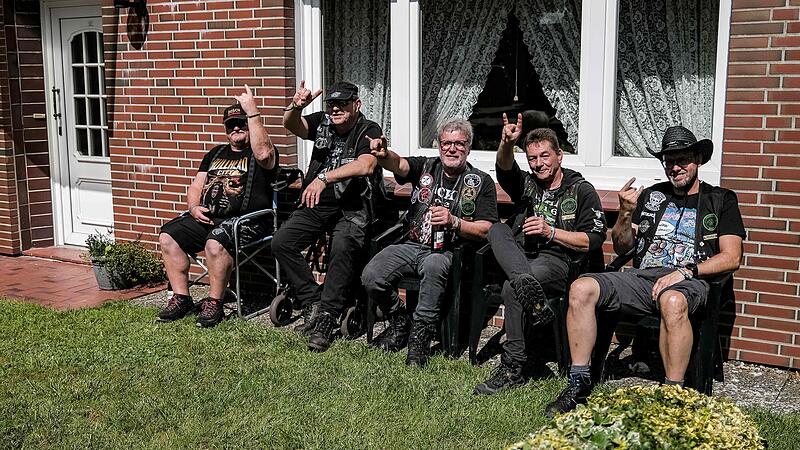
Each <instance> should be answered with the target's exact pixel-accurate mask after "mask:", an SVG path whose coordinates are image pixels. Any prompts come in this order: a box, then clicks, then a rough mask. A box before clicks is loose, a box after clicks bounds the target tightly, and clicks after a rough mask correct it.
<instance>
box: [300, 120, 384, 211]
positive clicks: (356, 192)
mask: <svg viewBox="0 0 800 450" xmlns="http://www.w3.org/2000/svg"><path fill="white" fill-rule="evenodd" d="M303 118H304V119H305V120H306V123H307V124H308V137H307V138H306V140H309V141H315V142H314V150H313V151H312V152H311V160H312V161H318V162H319V163H320V164H321V169H320V170H319V172H317V173H315V174H309V175H312V176H316V175H317V174H319V173H322V172H327V171H329V170H333V169H335V168H337V167H339V166H342V165H345V164H348V163H351V162H353V161H355V160H356V159H358V157H359V156H361V155H369V154H370V150H369V140H368V139H367V138H366V137H365V136H369V137H371V138H377V137H380V136H381V134H383V132H382V131H381V128H380V127H379V126H378V124H376V123H375V122H371V121H366V123H367V124H368V125H367V127H366V129H365V130H364V132H363V134H362V135H361V136H358V137H357V140H356V141H355V147H356V152H355V155H354V156H353V158H351V159H343V157H342V155H343V153H344V151H345V149H346V147H347V140H348V138H350V134H351V133H354V132H356V131H357V130H359V129H360V128H361V125H360V123H357V124H356V126H354V127H353V128H352V129H351V130H350V131H348V132H347V134H345V135H339V134H338V133H337V132H336V127H334V126H333V124H331V125H330V128H329V129H330V130H331V134H330V136H318V135H317V129H318V128H319V125H320V124H322V123H323V121H328V123H330V117H328V116H327V114H325V113H324V112H322V111H319V112H315V113H313V114H309V115H307V116H303ZM375 170H380V167H376V169H375ZM319 204H320V205H326V206H337V205H338V206H341V207H342V208H343V209H350V208H351V207H352V208H355V209H358V208H360V206H361V190H360V189H359V187H358V183H350V185H348V187H347V189H346V190H345V191H344V194H343V195H342V197H341V198H340V200H339V202H337V201H336V196H335V194H334V192H333V183H329V184H328V187H326V188H325V190H323V191H322V194H321V195H320V200H319Z"/></svg>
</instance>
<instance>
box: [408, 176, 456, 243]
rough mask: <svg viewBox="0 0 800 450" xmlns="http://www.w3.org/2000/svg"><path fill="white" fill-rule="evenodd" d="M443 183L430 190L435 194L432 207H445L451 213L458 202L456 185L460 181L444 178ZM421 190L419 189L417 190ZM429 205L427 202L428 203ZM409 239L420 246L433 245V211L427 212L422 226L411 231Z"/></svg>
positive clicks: (423, 189)
mask: <svg viewBox="0 0 800 450" xmlns="http://www.w3.org/2000/svg"><path fill="white" fill-rule="evenodd" d="M442 178H443V179H442V180H441V183H437V184H436V185H434V186H433V188H432V189H431V190H430V191H431V192H432V193H433V194H432V195H433V198H432V199H430V203H428V204H430V205H432V206H437V205H438V206H444V207H445V208H448V209H449V210H450V211H452V210H453V203H454V202H455V200H456V194H457V192H456V189H455V188H456V183H457V182H458V180H456V179H449V178H447V177H442ZM417 189H419V188H417ZM426 190H427V189H425V188H422V189H420V190H419V191H418V193H417V196H419V195H420V194H421V193H422V192H424V191H426ZM426 203H427V202H426ZM408 238H409V239H410V240H412V241H414V242H419V243H420V244H430V243H431V210H430V208H428V210H427V211H426V212H425V216H424V217H423V219H422V224H421V225H420V226H418V227H414V228H412V229H410V230H409V232H408Z"/></svg>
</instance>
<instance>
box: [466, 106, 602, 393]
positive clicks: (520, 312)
mask: <svg viewBox="0 0 800 450" xmlns="http://www.w3.org/2000/svg"><path fill="white" fill-rule="evenodd" d="M523 119H524V115H523V114H522V113H520V114H518V116H517V123H516V124H514V123H509V121H508V118H507V117H506V115H505V114H503V125H504V126H503V130H502V135H501V137H500V146H499V148H498V150H497V158H496V169H497V181H498V182H499V183H500V186H501V187H502V188H503V190H504V191H506V192H507V193H508V195H509V197H511V200H512V201H513V202H514V204H515V205H517V206H518V210H517V215H516V216H515V218H514V219H509V220H507V221H506V222H505V223H497V224H494V225H492V228H490V229H489V235H488V240H489V243H490V244H491V247H492V252H493V253H494V256H495V259H496V260H497V262H498V265H499V266H500V268H501V270H502V271H503V273H505V275H506V277H507V278H508V280H507V281H506V282H505V283H504V284H503V288H502V291H501V293H500V295H501V297H502V299H503V304H504V305H505V322H504V323H505V328H506V333H507V334H506V337H507V338H506V342H505V345H504V346H503V355H502V358H501V359H500V365H499V366H498V367H497V369H495V371H494V373H493V374H492V375H491V376H490V377H489V378H488V379H487V380H486V381H484V382H483V383H480V384H479V385H477V386H476V387H475V391H474V393H475V394H478V395H492V394H496V393H497V392H499V391H501V390H504V389H510V388H516V387H519V386H522V385H524V384H525V383H526V382H527V381H528V378H529V371H528V370H525V369H526V368H530V367H531V366H530V363H531V362H532V360H530V357H529V354H530V353H532V351H531V350H534V351H535V350H537V349H531V348H530V347H529V346H527V345H526V344H527V342H526V339H525V338H526V335H527V336H530V335H532V331H533V330H534V327H536V326H539V325H543V324H545V323H548V322H550V321H552V320H553V318H554V317H555V313H554V309H555V308H554V306H551V305H550V304H549V303H548V300H549V299H553V298H559V297H562V296H563V295H564V292H566V289H567V286H568V283H569V282H570V281H571V280H572V279H574V277H575V276H576V275H577V272H578V271H579V269H580V268H581V266H582V263H583V262H584V260H585V258H586V255H587V253H588V252H589V251H590V250H595V249H599V248H600V247H601V246H602V245H603V241H604V240H605V238H606V224H605V217H604V215H603V208H602V206H601V204H600V197H599V196H598V195H597V191H596V190H595V189H594V187H593V186H592V185H591V184H590V183H589V182H587V181H586V180H585V179H584V178H583V176H581V174H580V173H578V172H576V171H574V170H571V169H568V168H566V167H562V165H561V161H562V159H563V157H564V151H563V150H562V148H561V145H560V143H559V140H558V135H557V134H556V132H555V131H553V130H552V129H550V128H534V129H533V130H530V131H529V132H528V134H527V135H524V136H523V135H522V130H523V127H524V124H523ZM520 137H523V145H522V147H523V148H524V149H525V156H526V158H527V160H528V168H529V169H530V172H528V171H525V170H522V169H521V168H520V167H519V165H518V164H517V162H516V161H515V159H514V152H513V146H514V143H515V142H516V141H517V139H519V138H520Z"/></svg>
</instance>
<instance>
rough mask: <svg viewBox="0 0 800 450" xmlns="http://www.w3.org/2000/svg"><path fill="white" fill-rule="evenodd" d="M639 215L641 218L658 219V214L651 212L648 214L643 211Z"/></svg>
mask: <svg viewBox="0 0 800 450" xmlns="http://www.w3.org/2000/svg"><path fill="white" fill-rule="evenodd" d="M639 215H640V216H647V217H652V218H653V219H655V218H656V213H651V212H647V211H642V212H641V213H640V214H639Z"/></svg>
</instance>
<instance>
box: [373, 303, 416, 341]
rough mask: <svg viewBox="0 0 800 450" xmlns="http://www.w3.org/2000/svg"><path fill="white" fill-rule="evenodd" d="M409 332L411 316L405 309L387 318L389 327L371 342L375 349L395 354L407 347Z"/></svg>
mask: <svg viewBox="0 0 800 450" xmlns="http://www.w3.org/2000/svg"><path fill="white" fill-rule="evenodd" d="M409 331H411V315H410V314H409V313H408V312H407V311H406V310H405V308H403V309H401V310H399V311H395V312H393V313H392V315H390V316H389V325H388V326H387V327H386V329H385V330H383V332H382V333H381V334H380V335H378V337H376V338H375V340H374V341H373V342H372V346H373V347H377V348H379V349H381V350H384V351H387V352H397V351H400V350H401V349H402V348H403V347H405V346H406V345H408V334H409Z"/></svg>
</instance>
